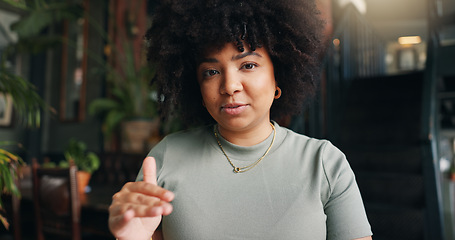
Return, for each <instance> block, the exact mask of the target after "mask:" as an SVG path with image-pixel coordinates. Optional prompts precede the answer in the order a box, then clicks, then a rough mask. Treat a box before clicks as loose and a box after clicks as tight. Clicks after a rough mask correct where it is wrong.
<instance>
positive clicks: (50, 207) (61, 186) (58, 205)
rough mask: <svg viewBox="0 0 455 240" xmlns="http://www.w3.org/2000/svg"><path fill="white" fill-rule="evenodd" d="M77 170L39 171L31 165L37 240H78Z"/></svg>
mask: <svg viewBox="0 0 455 240" xmlns="http://www.w3.org/2000/svg"><path fill="white" fill-rule="evenodd" d="M76 172H77V167H76V166H70V167H69V168H43V167H40V166H39V165H38V164H37V163H36V162H34V163H33V202H34V208H35V217H36V231H37V239H38V240H44V239H45V236H54V237H58V238H57V239H64V238H66V239H72V240H80V239H81V230H80V215H81V207H80V201H79V193H78V191H77V178H76Z"/></svg>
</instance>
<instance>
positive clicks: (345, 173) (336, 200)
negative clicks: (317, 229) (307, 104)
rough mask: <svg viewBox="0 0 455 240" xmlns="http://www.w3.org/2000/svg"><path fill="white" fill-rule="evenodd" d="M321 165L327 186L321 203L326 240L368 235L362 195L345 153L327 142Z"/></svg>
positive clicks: (369, 234)
mask: <svg viewBox="0 0 455 240" xmlns="http://www.w3.org/2000/svg"><path fill="white" fill-rule="evenodd" d="M322 164H323V166H324V171H325V175H326V179H327V182H328V186H329V195H328V198H327V199H326V201H325V202H324V211H325V214H326V215H327V239H330V240H335V239H336V240H343V239H355V238H361V237H366V236H371V235H372V232H371V227H370V224H369V223H368V219H367V216H366V213H365V208H364V205H363V201H362V197H361V195H360V191H359V188H358V186H357V183H356V181H355V176H354V172H353V171H352V170H351V167H350V166H349V163H348V161H347V160H346V157H345V155H344V154H343V153H342V152H341V151H340V150H339V149H338V148H336V147H335V146H333V145H332V144H331V143H330V142H327V143H326V144H325V146H324V148H323V153H322Z"/></svg>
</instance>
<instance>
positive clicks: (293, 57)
mask: <svg viewBox="0 0 455 240" xmlns="http://www.w3.org/2000/svg"><path fill="white" fill-rule="evenodd" d="M322 29H323V22H322V20H321V19H320V16H319V12H318V10H317V8H316V4H315V2H314V0H265V1H246V0H202V1H194V0H163V1H161V2H160V4H159V5H158V6H157V7H156V9H155V13H154V15H153V18H152V26H151V27H150V28H149V29H148V31H147V33H146V36H145V38H146V40H147V42H148V49H147V56H148V59H149V60H150V62H151V63H152V64H154V67H156V75H155V77H154V79H153V83H154V84H156V86H157V88H158V93H159V95H160V96H162V97H161V98H160V109H161V113H162V115H163V116H168V115H169V114H171V113H173V112H175V111H178V112H179V114H180V118H181V119H182V120H183V122H184V123H185V124H187V125H191V124H194V123H210V122H213V121H214V120H213V119H212V118H211V117H210V115H209V114H208V112H207V110H206V109H205V108H204V107H203V105H202V97H201V94H200V89H199V85H198V82H197V76H196V68H197V65H198V59H200V58H201V57H203V55H204V52H206V51H208V50H210V49H214V48H218V49H221V48H222V47H223V46H224V45H225V44H226V43H234V44H236V45H237V47H238V49H239V51H240V52H243V51H244V46H243V44H244V43H245V44H248V46H249V48H250V49H251V50H252V51H254V50H255V49H256V48H260V47H264V48H266V50H267V51H268V53H269V55H270V57H271V59H272V62H273V65H274V69H275V79H276V81H277V84H278V86H279V87H280V88H281V90H282V95H281V97H280V98H279V99H278V100H275V101H274V103H273V105H272V107H271V118H272V119H277V118H280V117H283V116H287V115H293V114H296V113H298V112H299V111H300V110H301V109H302V105H303V104H304V103H305V102H306V101H307V100H308V99H309V98H311V97H312V96H313V95H314V94H315V92H316V87H317V85H318V84H317V83H318V79H319V74H320V69H319V52H320V47H321V33H322Z"/></svg>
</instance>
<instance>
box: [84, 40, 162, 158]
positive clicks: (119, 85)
mask: <svg viewBox="0 0 455 240" xmlns="http://www.w3.org/2000/svg"><path fill="white" fill-rule="evenodd" d="M115 57H116V58H117V61H115V62H117V63H118V67H114V66H112V65H115V63H114V64H108V65H107V66H106V71H107V73H106V75H107V90H108V93H109V94H110V96H108V97H105V98H99V99H95V100H94V101H92V102H91V103H90V105H89V109H88V110H89V113H90V114H92V115H97V116H99V117H101V118H102V119H103V123H102V130H103V133H104V135H105V137H106V138H107V139H108V140H109V139H112V137H113V135H115V134H120V136H121V150H122V151H123V152H129V153H143V152H144V151H145V150H146V149H147V148H148V146H147V144H146V143H147V141H148V140H149V139H151V138H154V137H157V136H158V135H159V134H158V132H159V131H158V128H159V119H158V118H157V115H158V114H157V96H156V91H154V89H153V87H152V86H151V84H150V82H151V80H152V78H153V76H154V74H155V71H154V70H155V69H154V68H153V67H151V66H148V65H147V64H145V63H144V62H138V61H137V60H136V59H135V56H134V53H133V47H132V46H131V44H125V45H124V47H123V52H122V53H116V56H115ZM158 138H159V137H158Z"/></svg>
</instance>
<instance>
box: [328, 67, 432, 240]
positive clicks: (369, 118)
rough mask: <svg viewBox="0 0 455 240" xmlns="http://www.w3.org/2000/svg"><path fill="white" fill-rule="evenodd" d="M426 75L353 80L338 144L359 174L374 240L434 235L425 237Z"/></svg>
mask: <svg viewBox="0 0 455 240" xmlns="http://www.w3.org/2000/svg"><path fill="white" fill-rule="evenodd" d="M423 79H424V73H423V72H415V73H408V74H403V75H397V76H384V77H373V78H367V79H356V80H353V81H352V82H351V83H350V87H349V89H348V90H347V94H346V96H347V97H346V104H345V106H344V108H343V110H342V111H341V112H342V115H341V116H339V117H340V118H341V121H340V122H339V126H338V128H339V130H338V131H339V137H338V140H337V142H336V143H335V144H336V145H337V146H339V148H340V149H341V150H342V151H343V152H344V153H345V154H346V156H347V158H348V161H349V163H350V165H351V167H352V169H353V170H354V172H355V174H356V179H357V183H358V185H359V188H360V191H361V194H362V197H363V200H364V204H365V208H366V212H367V215H368V218H369V221H370V224H371V226H372V231H373V234H374V236H373V238H374V239H375V240H394V239H400V240H403V239H410V240H411V239H412V240H419V239H432V238H431V237H430V238H428V237H427V238H426V237H425V234H428V231H426V230H425V226H426V217H425V214H426V211H427V207H426V200H425V197H426V196H425V182H424V173H423V167H422V162H423V161H422V153H421V145H420V143H421V141H420V133H421V114H422V113H421V109H422V86H423ZM434 239H437V238H434Z"/></svg>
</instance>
